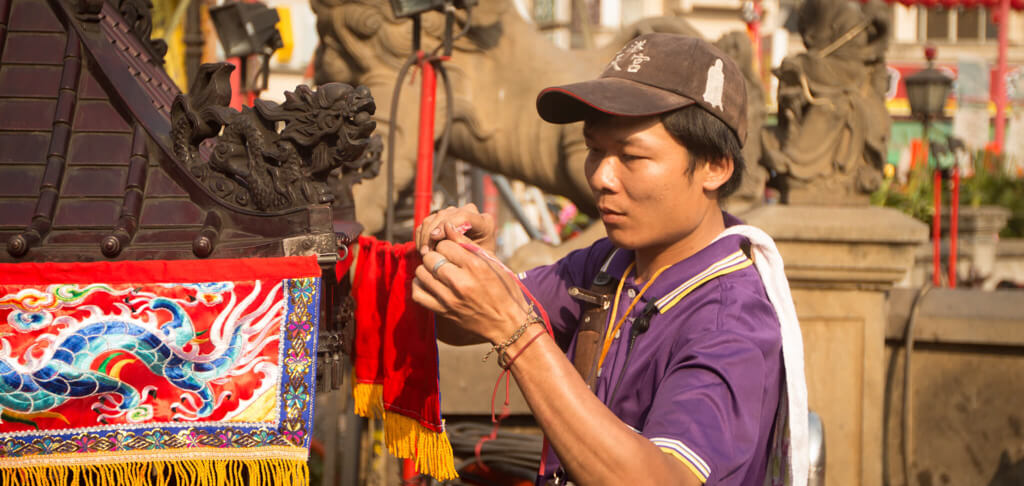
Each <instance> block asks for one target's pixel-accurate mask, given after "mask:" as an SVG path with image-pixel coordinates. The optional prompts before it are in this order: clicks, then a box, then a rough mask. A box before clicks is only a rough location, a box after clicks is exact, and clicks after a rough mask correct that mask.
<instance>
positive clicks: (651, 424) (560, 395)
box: [413, 34, 806, 485]
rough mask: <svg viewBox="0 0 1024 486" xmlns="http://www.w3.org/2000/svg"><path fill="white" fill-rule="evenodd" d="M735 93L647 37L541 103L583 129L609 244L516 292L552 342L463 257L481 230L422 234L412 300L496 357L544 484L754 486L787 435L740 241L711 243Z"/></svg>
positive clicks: (736, 154)
mask: <svg viewBox="0 0 1024 486" xmlns="http://www.w3.org/2000/svg"><path fill="white" fill-rule="evenodd" d="M743 83H744V81H743V76H742V74H741V72H740V70H739V69H738V68H737V67H736V66H735V64H734V63H733V62H732V61H730V60H729V59H728V58H726V57H725V56H724V55H723V54H722V53H721V52H720V51H718V50H717V49H715V48H714V47H713V46H711V45H709V44H707V43H706V42H704V41H701V40H698V39H694V38H687V37H682V36H675V35H667V34H648V35H644V36H641V37H638V38H637V39H634V40H633V41H631V42H630V43H628V44H627V45H626V46H625V47H623V49H622V50H621V51H619V53H618V54H617V55H616V56H615V58H614V59H612V60H611V62H610V63H609V64H608V67H607V68H606V69H605V71H604V73H603V74H602V75H601V77H600V78H598V79H596V80H591V81H586V82H582V83H576V84H571V85H566V86H560V87H554V88H548V89H546V90H544V91H542V92H541V94H540V96H539V97H538V99H537V110H538V112H539V114H540V116H541V117H542V118H544V119H545V120H547V121H549V122H553V123H570V122H575V121H580V120H583V121H584V129H583V130H584V135H585V138H586V141H587V144H588V148H589V151H590V152H589V156H588V158H587V161H586V172H587V177H588V181H589V183H590V187H591V190H592V191H593V192H594V196H595V199H596V201H597V206H598V209H599V211H600V214H601V220H602V222H603V224H604V225H605V229H606V230H607V233H608V238H607V239H602V240H600V241H598V242H596V243H595V244H593V245H592V246H590V247H589V248H585V249H582V250H579V251H576V252H573V253H571V254H570V255H568V256H567V257H565V258H564V259H562V260H560V261H559V262H557V263H555V264H553V265H550V266H547V267H541V268H538V269H534V270H532V271H530V272H527V273H526V274H525V275H523V276H522V283H523V284H524V285H525V287H526V288H527V289H528V290H529V293H530V294H532V295H533V296H535V297H536V298H537V299H538V302H539V304H540V305H541V306H542V307H543V309H544V310H546V312H547V314H548V315H549V316H550V318H551V325H552V327H553V329H554V336H550V337H549V336H548V335H547V333H546V330H545V329H544V327H543V326H540V325H535V324H534V323H535V322H536V321H537V319H536V318H535V315H534V314H533V313H532V311H531V309H530V306H529V304H528V302H526V300H525V299H524V298H523V297H522V295H521V293H520V292H519V291H518V289H516V285H515V283H514V282H513V281H511V277H510V276H508V275H507V274H506V273H505V272H503V271H502V270H501V269H500V267H499V266H498V265H495V264H494V263H492V262H490V261H488V258H487V257H486V256H482V255H481V254H480V253H479V252H477V251H475V249H474V248H475V247H474V246H473V245H470V244H468V243H473V244H475V245H478V246H480V247H483V248H484V249H485V250H487V251H492V252H493V249H494V224H493V222H492V221H491V219H490V218H489V217H488V216H487V215H481V214H479V213H478V212H477V211H476V208H474V207H472V206H469V207H464V208H449V209H445V210H442V211H440V212H438V213H436V214H434V215H432V216H431V217H430V218H428V219H427V220H426V221H424V223H423V224H422V226H421V227H420V228H419V233H418V234H417V244H418V245H420V246H421V252H422V253H423V265H422V266H421V267H419V268H417V270H416V280H415V281H414V286H413V299H414V300H415V301H417V302H419V303H420V304H422V305H424V306H426V307H427V308H429V309H431V310H433V311H434V312H436V313H437V315H438V317H439V318H438V336H439V338H440V339H441V340H443V341H446V342H449V343H453V344H468V343H472V342H490V343H492V344H494V345H495V350H496V351H497V352H498V354H499V355H500V357H501V358H502V359H501V360H500V364H501V365H502V366H507V367H508V369H509V370H510V371H511V373H512V376H513V377H514V378H515V379H516V381H517V383H518V385H519V388H520V390H522V392H523V394H524V396H525V397H526V400H527V402H528V403H529V406H530V408H531V410H532V411H533V414H534V417H535V418H536V420H537V422H538V424H539V425H540V427H541V428H542V429H543V431H544V433H545V436H546V437H547V439H548V441H549V442H550V444H551V446H552V448H553V450H554V453H555V455H556V456H557V457H555V455H549V457H547V458H546V459H545V468H544V469H545V471H544V475H545V477H543V478H541V479H540V480H542V481H548V480H552V479H553V480H554V481H555V482H559V483H561V482H564V481H565V478H566V477H568V478H570V479H571V481H572V482H574V483H575V484H581V485H591V484H614V485H621V484H657V485H665V484H683V485H687V484H702V483H706V484H720V485H761V484H763V483H764V482H765V476H766V471H768V470H769V469H770V464H769V457H770V453H771V451H772V449H773V444H775V443H776V441H779V440H782V439H780V437H782V435H779V434H773V426H774V425H775V424H776V422H777V421H778V422H785V420H784V418H781V417H785V411H784V410H783V408H784V407H782V406H780V396H785V394H784V393H783V392H784V391H785V386H784V380H783V376H784V373H783V363H782V356H783V354H782V338H781V336H780V324H779V319H778V318H777V317H776V310H775V309H774V308H773V305H772V302H770V301H769V297H768V295H767V294H766V289H765V286H764V285H763V284H762V279H761V276H759V274H758V271H757V270H755V268H754V267H753V266H752V264H751V259H750V256H749V251H750V241H748V240H747V239H746V238H744V237H742V236H739V235H735V234H727V235H724V236H723V233H724V232H726V227H727V226H731V225H734V224H736V223H737V221H736V220H735V218H733V217H731V216H729V215H726V214H725V213H723V212H722V210H721V209H720V206H719V200H720V199H721V198H723V197H725V196H727V195H728V193H730V192H731V191H733V190H734V189H735V188H736V187H737V186H738V185H739V178H740V174H742V172H743V164H744V161H743V157H742V154H741V151H740V149H741V146H742V141H743V139H744V137H745V134H746V120H745V114H746V96H745V88H744V84H743ZM467 227H468V228H469V229H468V230H467V231H465V234H464V235H463V234H462V232H461V231H460V229H462V228H467ZM748 228H749V227H748ZM615 279H617V281H616V280H615ZM608 289H613V290H614V292H606V291H607V290H608ZM604 294H607V295H609V296H610V297H611V299H610V302H609V304H610V305H607V306H602V305H600V303H601V299H602V295H604ZM773 295H774V294H773ZM785 299H788V288H787V290H786V294H785V298H784V299H782V300H785ZM776 300H778V299H776ZM588 302H589V303H588ZM593 302H596V303H598V305H596V306H594V305H591V304H590V303H593ZM608 307H610V309H608ZM789 307H790V308H791V307H792V304H791V302H790V303H789ZM605 311H610V312H605ZM602 313H607V314H608V316H607V319H606V320H605V319H604V318H601V317H603V316H602ZM595 317H596V318H598V319H599V320H600V322H599V325H598V326H596V328H595V326H594V323H593V320H594V319H595ZM594 329H596V332H594V333H593V334H586V333H587V332H591V331H593V330H594ZM594 335H600V336H601V337H603V339H597V340H594V339H592V337H593V336H594ZM566 352H567V353H568V356H567V355H566ZM582 355H586V358H584V359H581V356H582ZM570 360H573V361H570ZM799 380H800V382H801V383H802V372H801V375H800V377H799ZM780 412H781V414H780ZM804 414H806V411H804ZM777 416H778V417H780V418H779V419H777V418H776V417H777ZM805 418H806V417H805ZM783 428H784V427H783ZM780 468H781V469H786V468H785V467H784V466H781V467H780V466H779V465H778V464H776V465H775V469H776V470H778V469H780Z"/></svg>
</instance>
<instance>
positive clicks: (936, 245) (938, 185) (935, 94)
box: [904, 46, 960, 287]
mask: <svg viewBox="0 0 1024 486" xmlns="http://www.w3.org/2000/svg"><path fill="white" fill-rule="evenodd" d="M924 56H925V58H926V59H928V67H927V68H925V69H922V70H920V71H918V72H916V73H914V74H912V75H910V76H907V79H906V80H905V81H904V83H906V85H907V99H908V100H909V101H910V113H911V114H912V115H913V116H915V117H918V118H921V124H922V128H923V130H922V131H923V132H924V133H923V137H924V153H925V158H924V161H925V164H926V165H927V164H928V152H930V151H931V150H930V149H931V147H930V145H931V141H930V140H929V138H928V124H929V123H930V122H931V120H932V119H933V118H937V117H939V116H941V115H942V111H943V108H944V107H945V105H946V98H947V97H949V91H950V89H951V88H952V87H953V80H952V79H950V77H949V76H946V74H945V73H943V72H942V71H939V70H938V69H935V68H934V67H932V64H933V62H934V60H935V47H933V46H928V47H925V48H924ZM959 183H960V172H959V171H958V170H957V169H956V167H954V168H953V191H952V193H953V200H952V204H951V208H952V214H951V215H950V216H951V217H950V229H951V231H950V269H949V283H950V286H956V233H957V230H956V227H957V214H956V213H957V209H958V208H957V206H959V196H960V194H959V193H960V188H959V185H960V184H959ZM933 191H934V195H935V214H934V215H933V216H932V246H933V248H932V283H933V284H934V285H935V286H936V287H938V286H940V285H941V284H942V277H941V264H940V261H939V260H940V257H939V255H940V253H941V242H942V239H941V238H942V231H941V230H942V220H941V214H942V171H941V170H939V167H935V175H934V187H933Z"/></svg>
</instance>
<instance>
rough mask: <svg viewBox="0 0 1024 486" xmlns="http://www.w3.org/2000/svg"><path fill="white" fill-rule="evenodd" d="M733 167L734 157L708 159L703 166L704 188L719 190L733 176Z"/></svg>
mask: <svg viewBox="0 0 1024 486" xmlns="http://www.w3.org/2000/svg"><path fill="white" fill-rule="evenodd" d="M733 169H734V166H733V163H732V157H723V158H720V159H711V160H708V162H707V163H706V164H704V166H703V167H702V168H701V170H702V171H704V183H703V188H704V190H705V191H708V192H713V191H717V190H718V188H720V187H722V185H723V184H725V183H726V182H729V179H730V178H732V171H733Z"/></svg>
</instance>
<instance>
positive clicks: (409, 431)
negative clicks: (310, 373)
mask: <svg viewBox="0 0 1024 486" xmlns="http://www.w3.org/2000/svg"><path fill="white" fill-rule="evenodd" d="M384 443H385V444H387V446H388V451H390V452H391V454H392V455H393V456H395V457H398V458H402V459H411V458H415V459H416V470H417V471H419V472H420V473H423V474H428V475H430V476H432V477H433V478H434V479H437V480H439V481H446V480H449V479H455V478H457V477H459V474H458V472H456V471H455V457H454V456H453V454H452V444H451V442H449V441H448V434H446V433H444V432H440V433H438V432H434V431H433V430H430V429H428V428H426V427H424V426H422V425H420V423H419V422H418V421H416V420H415V419H411V418H409V417H406V416H404V415H401V414H397V413H387V414H385V416H384ZM5 486H6V485H5Z"/></svg>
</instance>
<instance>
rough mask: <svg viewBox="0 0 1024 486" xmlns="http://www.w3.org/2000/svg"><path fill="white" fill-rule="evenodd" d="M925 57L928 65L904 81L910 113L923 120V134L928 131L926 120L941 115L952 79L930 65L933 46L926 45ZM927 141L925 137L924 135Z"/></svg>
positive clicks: (933, 56) (933, 57)
mask: <svg viewBox="0 0 1024 486" xmlns="http://www.w3.org/2000/svg"><path fill="white" fill-rule="evenodd" d="M924 52H925V57H926V58H927V59H928V67H927V68H925V69H922V70H920V71H918V72H916V73H914V74H912V75H910V76H907V79H906V80H905V81H904V83H906V85H907V99H908V100H909V101H910V113H911V114H912V115H914V116H915V117H919V118H921V119H922V120H923V121H924V124H925V125H924V129H925V134H927V133H928V122H929V121H930V120H931V119H932V118H936V117H938V116H941V115H942V109H943V108H944V107H945V105H946V98H948V97H949V91H950V89H952V87H953V80H952V79H951V78H950V77H949V76H946V74H945V73H943V72H942V71H939V70H938V69H935V68H934V67H932V63H933V61H934V60H935V48H934V47H926V48H925V51H924ZM925 140H926V141H927V137H925Z"/></svg>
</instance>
